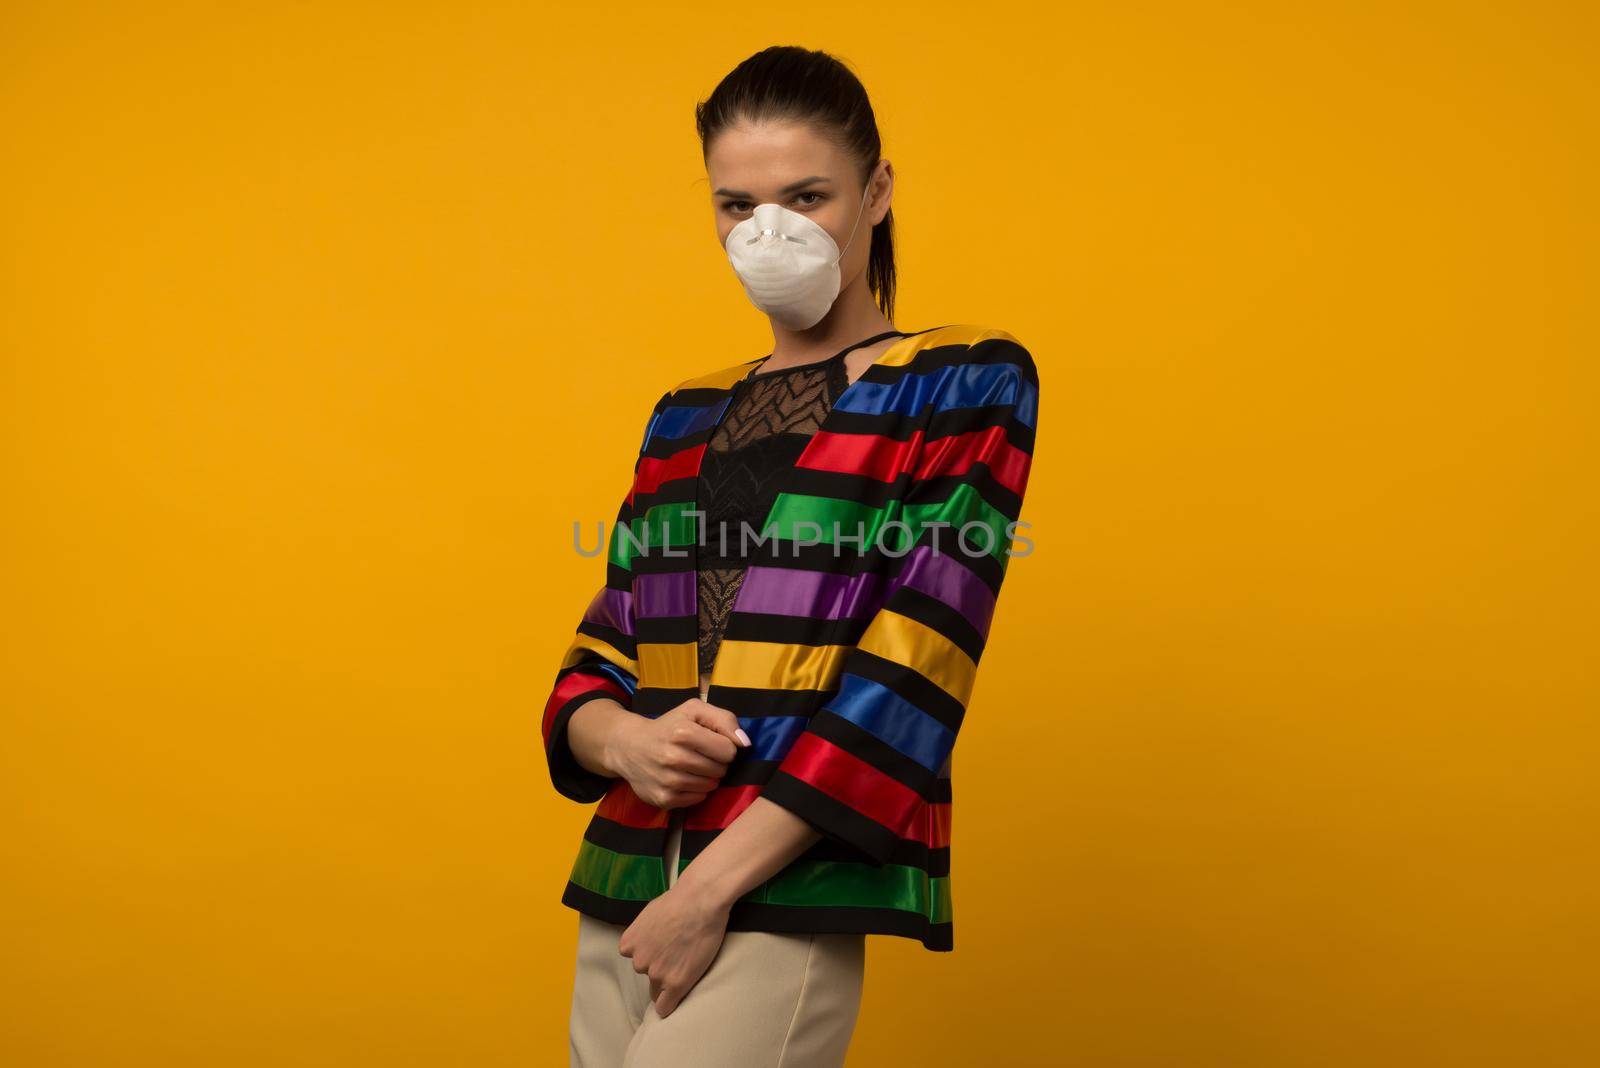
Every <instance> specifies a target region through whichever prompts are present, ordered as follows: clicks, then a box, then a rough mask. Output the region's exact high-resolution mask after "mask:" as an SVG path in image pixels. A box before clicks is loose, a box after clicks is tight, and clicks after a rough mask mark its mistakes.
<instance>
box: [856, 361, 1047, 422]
mask: <svg viewBox="0 0 1600 1068" xmlns="http://www.w3.org/2000/svg"><path fill="white" fill-rule="evenodd" d="M935 401H937V406H936V407H934V409H933V410H934V411H935V412H945V411H949V410H950V409H952V408H979V407H983V406H985V405H990V404H1010V405H1013V406H1015V409H1016V417H1017V421H1018V422H1019V423H1022V424H1024V425H1025V426H1029V427H1031V426H1033V425H1034V423H1035V421H1036V420H1037V419H1038V417H1039V390H1038V387H1036V386H1035V385H1034V384H1033V383H1032V382H1030V381H1028V380H1027V379H1026V378H1024V377H1023V375H1022V371H1021V369H1020V368H1018V367H1017V365H1016V364H1012V363H995V364H987V363H968V364H962V365H960V366H958V367H941V368H939V369H938V370H936V371H929V372H928V373H927V374H925V375H906V376H904V377H902V378H901V379H899V380H898V381H895V382H856V383H855V384H854V385H853V386H851V387H850V388H849V389H848V390H846V391H845V392H844V394H843V395H842V396H841V397H840V398H839V401H838V403H837V404H835V405H834V407H835V408H836V409H839V410H843V411H847V412H858V413H860V414H862V415H884V414H887V413H890V412H893V413H894V414H896V415H908V416H910V415H916V414H918V413H919V412H921V411H922V410H923V409H924V408H926V407H928V406H929V405H931V404H934V403H935Z"/></svg>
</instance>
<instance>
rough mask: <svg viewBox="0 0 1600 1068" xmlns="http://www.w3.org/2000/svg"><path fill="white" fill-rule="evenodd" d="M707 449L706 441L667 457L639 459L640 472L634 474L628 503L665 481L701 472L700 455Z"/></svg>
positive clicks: (650, 491) (655, 488)
mask: <svg viewBox="0 0 1600 1068" xmlns="http://www.w3.org/2000/svg"><path fill="white" fill-rule="evenodd" d="M705 451H706V446H705V443H704V442H701V443H700V444H699V445H691V446H690V447H689V448H687V449H679V450H678V451H677V452H675V453H673V454H672V455H671V456H668V457H667V458H665V459H659V460H658V459H656V458H655V457H653V456H646V457H645V458H644V459H642V460H640V461H639V472H638V474H636V475H635V476H634V479H633V488H632V489H630V490H629V491H628V503H629V504H630V505H631V504H633V498H634V495H635V494H638V493H654V492H655V491H656V490H658V489H660V488H661V484H662V483H663V482H671V481H672V480H673V479H675V478H690V477H692V476H694V475H697V474H699V473H700V456H701V454H702V453H704V452H705Z"/></svg>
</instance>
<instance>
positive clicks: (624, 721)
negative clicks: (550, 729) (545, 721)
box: [567, 697, 633, 778]
mask: <svg viewBox="0 0 1600 1068" xmlns="http://www.w3.org/2000/svg"><path fill="white" fill-rule="evenodd" d="M632 718H633V713H631V712H629V711H628V710H627V709H626V708H623V707H622V705H620V704H618V703H617V702H616V701H615V700H613V699H611V698H609V697H596V698H594V699H593V700H590V701H585V702H584V703H583V704H582V705H580V706H579V707H578V709H577V711H575V712H573V713H572V715H571V716H570V717H569V718H568V720H567V748H569V749H571V750H572V755H573V757H574V758H575V759H576V760H577V761H578V763H579V764H580V765H582V766H583V767H585V768H587V769H588V770H590V771H592V772H594V773H595V774H597V775H606V776H610V777H612V778H616V777H618V776H621V775H622V768H623V763H622V760H623V754H624V751H625V743H626V733H627V730H628V728H629V727H630V726H631V725H632V724H631V723H630V722H629V721H630V720H631V719H632Z"/></svg>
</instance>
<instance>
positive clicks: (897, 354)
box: [873, 323, 1017, 367]
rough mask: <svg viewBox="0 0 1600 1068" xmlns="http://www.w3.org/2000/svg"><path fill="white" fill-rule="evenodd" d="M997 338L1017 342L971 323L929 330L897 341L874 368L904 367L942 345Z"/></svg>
mask: <svg viewBox="0 0 1600 1068" xmlns="http://www.w3.org/2000/svg"><path fill="white" fill-rule="evenodd" d="M996 337H998V338H1004V339H1006V340H1008V341H1016V340H1017V339H1016V338H1014V337H1012V336H1011V335H1010V334H1008V333H1006V332H1005V331H1004V330H998V329H996V328H994V327H990V326H974V325H973V324H971V323H957V324H955V325H953V326H944V327H940V328H939V329H937V330H929V331H928V332H927V333H926V334H915V335H913V336H911V337H908V338H902V339H901V340H899V341H896V342H895V343H894V344H893V345H890V346H889V347H888V348H887V349H885V350H884V351H883V355H881V356H879V357H878V358H877V360H876V361H874V363H873V366H874V367H879V366H881V367H904V366H905V365H906V364H908V363H910V362H911V361H912V360H913V359H915V358H916V355H917V353H919V352H921V351H923V350H924V349H931V348H937V347H938V346H940V345H973V344H976V343H978V342H979V341H983V340H985V339H987V338H996Z"/></svg>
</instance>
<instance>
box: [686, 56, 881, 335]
mask: <svg viewBox="0 0 1600 1068" xmlns="http://www.w3.org/2000/svg"><path fill="white" fill-rule="evenodd" d="M741 120H743V121H762V120H776V121H792V122H806V123H810V124H812V125H814V126H816V127H817V128H818V130H819V131H820V132H821V134H822V136H824V137H828V138H831V139H832V140H834V141H835V142H836V143H837V144H838V145H839V147H841V148H843V149H844V150H845V151H846V152H848V153H849V154H850V155H851V156H852V157H854V158H855V160H856V163H857V165H858V166H859V167H860V171H861V181H862V184H863V185H865V184H866V181H867V178H868V177H869V176H870V175H871V174H872V170H873V168H874V167H876V166H877V165H878V160H879V158H880V157H881V155H882V152H883V144H882V142H881V141H880V140H879V138H878V120H877V118H876V117H875V116H874V115H873V113H872V104H871V102H870V101H869V100H868V99H867V90H866V88H865V87H864V86H863V85H862V84H861V80H860V79H859V78H857V77H856V76H855V74H854V73H852V72H851V71H850V69H849V68H848V67H846V66H845V65H844V63H842V62H841V61H840V60H838V59H836V58H834V57H833V56H831V55H829V54H828V53H826V52H817V51H813V50H811V49H809V48H798V47H795V46H793V45H773V46H772V47H771V48H764V49H762V50H761V51H760V52H757V53H756V54H755V55H753V56H751V57H750V58H749V59H746V60H745V61H744V62H742V63H740V64H739V65H738V66H737V67H735V68H733V70H731V71H729V72H728V74H727V76H726V77H724V78H723V79H722V81H720V82H718V83H717V87H716V88H715V89H713V90H712V91H711V95H710V97H708V98H707V99H705V100H702V101H701V102H700V103H698V104H696V105H695V108H694V122H695V128H696V129H697V130H698V131H699V133H700V157H701V160H702V161H703V160H704V159H705V157H706V156H707V155H708V154H709V149H710V145H711V139H712V138H714V137H715V136H716V135H717V134H719V133H721V132H722V131H723V130H725V129H727V128H728V127H729V126H732V125H733V124H734V123H736V122H739V121H741ZM867 288H868V289H870V290H871V291H872V294H873V296H874V297H875V298H876V300H877V303H878V307H879V308H880V309H881V310H882V311H883V314H884V317H885V318H886V319H888V320H889V321H890V322H893V321H894V209H892V208H891V209H890V210H889V211H887V212H885V213H884V216H883V221H882V222H880V223H878V224H877V225H876V226H874V227H873V228H872V249H871V251H870V252H869V253H868V255H867Z"/></svg>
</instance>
